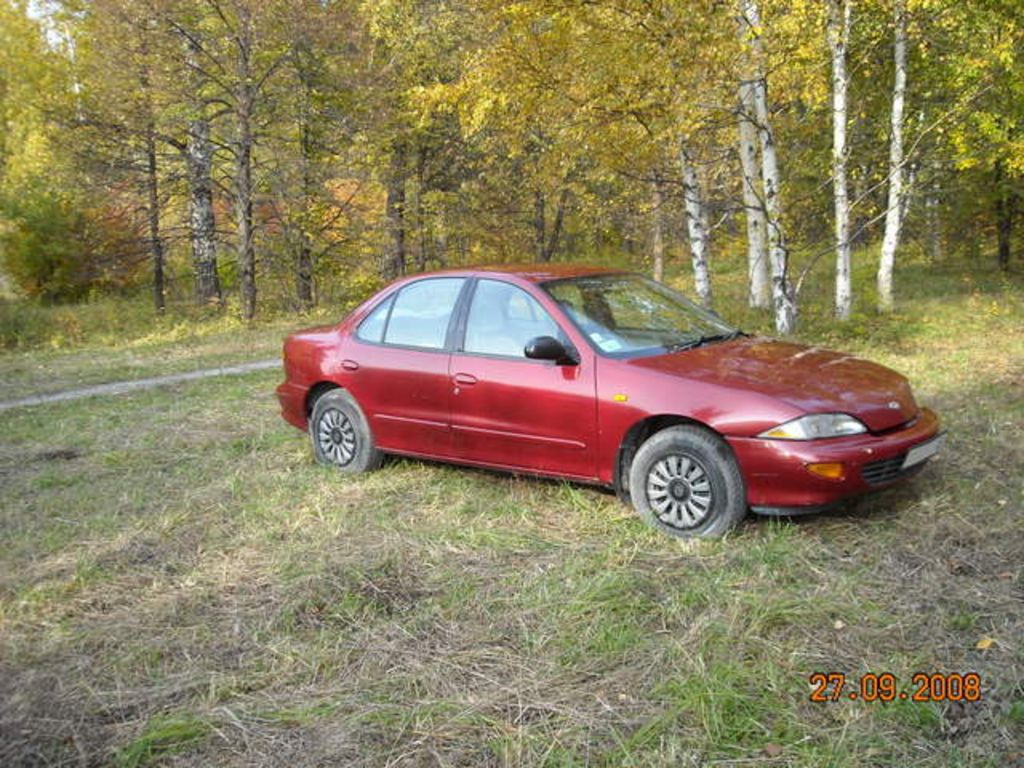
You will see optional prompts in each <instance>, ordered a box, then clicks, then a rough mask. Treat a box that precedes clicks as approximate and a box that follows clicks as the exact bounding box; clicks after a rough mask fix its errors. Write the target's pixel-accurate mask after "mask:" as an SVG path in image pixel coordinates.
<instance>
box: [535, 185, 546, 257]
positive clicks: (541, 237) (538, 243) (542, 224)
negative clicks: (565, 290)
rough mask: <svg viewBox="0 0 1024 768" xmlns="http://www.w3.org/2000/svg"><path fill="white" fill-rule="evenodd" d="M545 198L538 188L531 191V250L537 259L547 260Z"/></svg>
mask: <svg viewBox="0 0 1024 768" xmlns="http://www.w3.org/2000/svg"><path fill="white" fill-rule="evenodd" d="M547 229H548V223H547V200H546V198H545V196H544V193H543V192H542V191H541V190H540V189H535V190H534V191H533V251H534V254H535V257H536V259H537V261H546V260H547V258H546V257H547V248H546V245H545V240H546V239H547Z"/></svg>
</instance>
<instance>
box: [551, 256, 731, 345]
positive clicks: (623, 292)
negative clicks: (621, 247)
mask: <svg viewBox="0 0 1024 768" xmlns="http://www.w3.org/2000/svg"><path fill="white" fill-rule="evenodd" d="M543 288H544V290H546V291H547V292H548V294H550V295H551V297H552V298H553V299H554V300H555V301H557V302H558V303H559V304H560V305H561V306H562V308H563V309H564V310H565V313H566V314H567V315H568V316H569V318H570V319H571V320H572V321H573V323H575V324H576V327H577V328H579V329H580V331H581V332H582V333H583V334H584V335H586V337H587V338H588V339H590V341H591V343H592V344H593V345H594V347H595V348H596V349H597V350H599V351H600V352H602V353H604V354H606V355H609V356H611V357H635V356H641V355H655V354H663V353H665V352H674V351H677V350H681V349H689V348H691V347H696V346H700V345H702V344H708V343H711V342H714V341H725V340H727V339H732V338H735V337H736V336H739V335H740V332H739V331H737V330H736V329H735V328H732V327H730V326H729V325H728V324H727V323H726V322H725V321H724V320H722V319H721V318H720V317H718V316H717V315H715V314H713V313H711V312H708V311H707V310H705V309H701V308H700V307H698V306H697V305H696V304H694V303H693V302H692V301H690V300H689V299H687V298H686V297H685V296H682V295H680V294H678V293H676V292H675V291H673V290H671V289H669V288H666V287H665V286H663V285H661V284H660V283H656V282H654V281H653V280H648V279H647V278H645V277H641V276H640V275H632V274H622V275H588V276H585V277H573V278H568V279H564V280H552V281H550V282H546V283H544V284H543Z"/></svg>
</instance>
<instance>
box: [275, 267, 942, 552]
mask: <svg viewBox="0 0 1024 768" xmlns="http://www.w3.org/2000/svg"><path fill="white" fill-rule="evenodd" d="M284 367H285V381H284V383H283V384H281V385H280V386H279V387H278V389H277V394H278V398H279V399H280V401H281V409H282V413H283V415H284V418H285V419H286V420H287V421H288V422H290V423H291V424H294V425H295V426H296V427H298V428H300V429H303V430H308V432H309V436H310V439H311V441H312V444H313V452H314V453H315V455H316V458H317V459H318V460H319V461H321V462H323V463H325V464H332V465H335V466H337V467H338V468H339V469H341V470H343V471H346V472H363V471H366V470H369V469H373V468H375V467H377V466H378V465H379V464H380V461H381V458H382V455H383V454H384V453H394V454H402V455H406V456H419V457H425V458H430V459H439V460H442V461H450V462H456V463H460V464H469V465H474V466H480V467H489V468H493V469H500V470H506V471H509V472H519V473H528V474H535V475H548V476H554V477H563V478H570V479H572V480H578V481H583V482H589V483H600V484H605V485H610V486H613V487H614V488H615V490H616V491H617V492H618V494H619V496H620V497H621V498H622V499H624V500H629V501H631V502H632V504H633V506H634V507H635V508H636V510H637V512H639V514H640V515H641V516H642V517H643V518H644V519H645V520H646V521H647V522H648V523H650V524H652V525H653V526H655V527H656V528H659V529H660V530H663V531H666V532H668V533H670V534H673V535H676V536H715V535H720V534H722V533H724V532H725V531H727V530H729V529H730V528H731V527H732V526H734V525H735V524H736V523H737V522H738V521H739V520H740V519H741V518H742V517H743V516H744V515H745V514H746V512H747V510H748V509H752V510H753V511H754V512H759V513H765V514H792V513H797V512H805V511H812V510H818V509H821V508H823V507H826V506H828V505H830V504H833V503H835V502H837V501H839V500H841V499H844V498H847V497H850V496H854V495H857V494H861V493H864V492H866V491H870V490H873V489H876V488H881V487H885V486H888V485H890V484H892V483H895V482H898V481H900V480H903V479H905V478H907V477H909V476H911V475H913V474H914V473H916V472H917V471H918V470H920V469H921V467H922V466H924V464H925V462H926V461H927V460H928V459H929V458H931V457H932V456H933V455H934V454H935V453H936V452H937V451H938V450H939V447H940V444H941V442H942V440H943V435H941V434H940V432H939V421H938V418H937V417H936V415H935V414H934V413H933V412H932V411H930V410H928V409H927V408H919V407H918V405H917V403H916V402H915V401H914V396H913V394H912V393H911V390H910V386H909V385H908V384H907V381H906V379H904V378H903V377H902V376H901V375H899V374H898V373H896V372H894V371H892V370H890V369H888V368H884V367H882V366H880V365H876V364H874V363H870V362H867V361H865V360H860V359H857V358H855V357H851V356H849V355H843V354H838V353H836V352H829V351H826V350H823V349H818V348H816V347H806V346H801V345H798V344H790V343H787V342H781V341H774V340H771V339H765V338H752V337H750V336H747V335H746V334H743V333H741V332H740V331H737V330H736V329H734V328H731V327H730V326H729V325H728V324H727V323H725V322H724V321H723V320H722V319H721V318H720V317H718V316H717V315H715V314H713V313H711V312H707V311H705V310H703V309H701V308H700V307H698V306H696V305H695V304H693V303H692V302H690V301H689V300H688V299H686V298H685V297H683V296H681V295H679V294H678V293H675V292H674V291H672V290H670V289H669V288H666V287H665V286H663V285H661V284H659V283H655V282H653V281H651V280H648V279H646V278H644V277H641V276H640V275H635V274H630V273H625V272H618V271H612V270H606V269H595V268H585V267H579V266H571V265H564V266H556V265H531V266H528V267H523V268H509V267H496V268H479V269H463V270H451V271H445V272H436V273H431V274H422V275H416V276H415V277H408V278H404V279H402V280H399V281H397V282H395V283H393V284H392V285H390V286H388V287H387V288H385V289H384V290H382V291H381V292H380V293H379V294H377V295H376V296H374V297H373V298H372V299H370V300H369V301H367V302H365V303H364V304H363V305H362V306H360V307H359V308H358V309H356V310H355V311H354V312H353V313H352V314H350V315H349V316H348V317H347V318H345V319H344V320H343V321H342V322H341V323H340V324H338V325H337V326H330V327H325V328H317V329H312V330H307V331H302V332H299V333H295V334H293V335H291V336H289V337H288V339H287V340H286V341H285V345H284Z"/></svg>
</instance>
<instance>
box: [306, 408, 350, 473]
mask: <svg viewBox="0 0 1024 768" xmlns="http://www.w3.org/2000/svg"><path fill="white" fill-rule="evenodd" d="M316 440H317V443H318V444H319V445H320V450H321V451H322V452H323V454H324V456H326V457H327V458H329V459H330V460H331V461H333V462H334V463H335V464H337V465H339V466H345V465H346V464H348V463H349V462H350V461H352V459H353V458H355V455H356V431H355V429H354V428H353V426H352V422H350V421H349V420H348V417H347V416H345V414H344V413H342V412H341V411H338V410H335V409H334V408H330V409H328V410H326V411H324V412H323V414H322V415H321V416H320V421H319V422H317V425H316Z"/></svg>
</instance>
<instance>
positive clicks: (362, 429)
mask: <svg viewBox="0 0 1024 768" xmlns="http://www.w3.org/2000/svg"><path fill="white" fill-rule="evenodd" d="M309 438H310V440H311V441H312V443H313V455H314V456H316V460H317V461H318V462H320V463H321V464H329V465H331V466H334V467H337V468H338V469H340V470H341V471H342V472H351V473H356V472H366V471H369V470H371V469H376V468H377V467H379V466H380V463H381V460H382V459H383V454H382V453H381V452H380V451H379V450H378V449H377V447H376V445H374V442H373V434H372V433H371V432H370V427H369V423H368V422H367V421H366V417H365V416H364V415H363V412H362V410H361V409H360V408H359V405H358V404H357V403H356V401H355V399H354V398H353V397H352V396H351V395H350V394H349V393H348V392H346V391H345V390H343V389H332V390H330V391H328V392H325V393H324V394H322V395H321V396H320V397H318V398H317V400H316V402H315V403H314V404H313V412H312V414H310V417H309Z"/></svg>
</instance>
